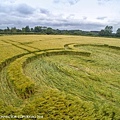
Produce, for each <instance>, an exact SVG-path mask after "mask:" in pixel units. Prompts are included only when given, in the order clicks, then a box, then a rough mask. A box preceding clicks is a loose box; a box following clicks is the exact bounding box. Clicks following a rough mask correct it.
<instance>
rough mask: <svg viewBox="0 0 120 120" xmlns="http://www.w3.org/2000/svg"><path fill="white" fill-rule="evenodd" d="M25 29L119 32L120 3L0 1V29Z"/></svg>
mask: <svg viewBox="0 0 120 120" xmlns="http://www.w3.org/2000/svg"><path fill="white" fill-rule="evenodd" d="M27 25H29V26H30V27H35V26H46V27H52V28H54V29H65V30H66V29H67V30H72V29H74V30H78V29H79V30H85V31H99V30H101V29H104V28H105V26H107V25H109V26H113V31H114V32H115V31H116V30H117V29H118V28H120V0H0V29H4V28H7V27H10V28H12V27H16V28H22V27H25V26H27Z"/></svg>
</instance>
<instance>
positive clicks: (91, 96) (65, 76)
mask: <svg viewBox="0 0 120 120" xmlns="http://www.w3.org/2000/svg"><path fill="white" fill-rule="evenodd" d="M0 93H1V95H0V116H3V115H31V116H43V118H42V119H45V120H54V119H56V120H61V119H64V120H71V119H73V120H107V119H108V120H119V119H120V114H119V113H120V39H114V38H100V37H84V36H64V35H63V36H62V35H14V36H0ZM23 119H27V118H23ZM28 119H30V118H28Z"/></svg>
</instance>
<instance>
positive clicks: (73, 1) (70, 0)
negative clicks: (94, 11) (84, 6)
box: [53, 0, 80, 5]
mask: <svg viewBox="0 0 120 120" xmlns="http://www.w3.org/2000/svg"><path fill="white" fill-rule="evenodd" d="M79 1H80V0H66V1H65V0H54V1H53V2H54V3H63V4H65V3H68V4H70V5H74V4H76V3H78V2H79Z"/></svg>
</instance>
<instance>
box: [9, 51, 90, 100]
mask: <svg viewBox="0 0 120 120" xmlns="http://www.w3.org/2000/svg"><path fill="white" fill-rule="evenodd" d="M90 54H91V53H88V52H79V51H65V50H51V51H47V52H37V53H35V54H28V55H26V56H23V57H21V58H18V59H16V60H15V61H14V62H12V63H11V64H10V65H9V66H8V68H7V77H8V80H10V82H11V83H12V84H13V86H14V89H15V92H16V93H17V95H18V96H20V97H21V98H22V99H26V98H29V97H30V95H32V94H33V93H34V91H35V83H34V81H33V80H31V79H30V78H29V77H27V76H25V74H24V73H23V68H24V67H25V66H26V64H28V63H29V62H31V61H32V60H35V59H37V58H38V57H45V56H52V55H82V56H90Z"/></svg>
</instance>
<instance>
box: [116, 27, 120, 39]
mask: <svg viewBox="0 0 120 120" xmlns="http://www.w3.org/2000/svg"><path fill="white" fill-rule="evenodd" d="M116 36H117V37H120V28H118V29H117V32H116Z"/></svg>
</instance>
